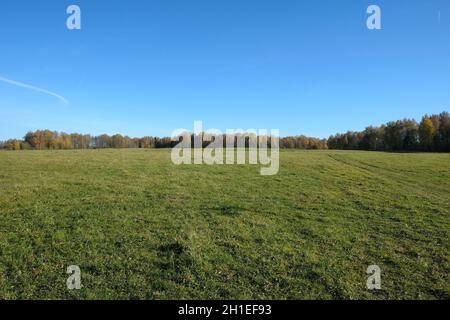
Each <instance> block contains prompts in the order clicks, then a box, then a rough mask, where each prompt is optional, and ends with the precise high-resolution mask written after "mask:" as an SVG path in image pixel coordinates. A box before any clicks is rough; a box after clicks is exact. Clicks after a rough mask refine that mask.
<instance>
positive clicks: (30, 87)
mask: <svg viewBox="0 0 450 320" xmlns="http://www.w3.org/2000/svg"><path fill="white" fill-rule="evenodd" d="M0 81H2V82H6V83H9V84H12V85H14V86H18V87H22V88H25V89H29V90H33V91H37V92H42V93H45V94H48V95H50V96H53V97H55V98H58V99H59V100H61V101H62V102H64V103H65V104H69V101H67V99H66V98H64V97H63V96H60V95H59V94H57V93H54V92H51V91H48V90H45V89H41V88H38V87H35V86H31V85H29V84H26V83H22V82H18V81H14V80H10V79H6V78H3V77H1V76H0Z"/></svg>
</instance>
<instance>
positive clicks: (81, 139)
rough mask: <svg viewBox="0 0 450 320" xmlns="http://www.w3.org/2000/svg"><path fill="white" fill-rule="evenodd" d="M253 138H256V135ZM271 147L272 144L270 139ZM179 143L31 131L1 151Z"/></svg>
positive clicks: (311, 145)
mask: <svg viewBox="0 0 450 320" xmlns="http://www.w3.org/2000/svg"><path fill="white" fill-rule="evenodd" d="M240 135H241V136H242V137H243V139H244V140H243V141H245V146H246V147H248V146H249V139H250V138H251V137H252V135H251V134H250V135H249V134H236V135H235V137H234V146H237V143H238V138H239V136H240ZM194 137H195V136H194V134H191V141H192V147H194V144H193V141H194ZM253 137H255V136H254V135H253ZM267 140H268V146H269V147H270V145H271V139H270V137H269V138H268V139H267ZM178 143H179V142H178V141H172V139H171V138H170V137H163V138H160V137H152V136H146V137H143V138H130V137H128V136H122V135H120V134H115V135H113V136H110V135H107V134H102V135H99V136H93V135H89V134H79V133H71V134H68V133H64V132H56V131H50V130H37V131H30V132H28V133H27V134H26V135H25V137H24V138H23V140H19V139H11V140H7V141H3V142H2V141H0V149H6V150H68V149H103V148H173V147H174V146H176V145H177V144H178ZM209 143H210V142H206V141H203V143H202V146H203V147H206V146H207V145H208V144H209ZM223 143H224V144H223V146H224V147H225V146H226V135H223ZM279 145H280V148H292V149H293V148H296V149H326V148H327V140H326V139H318V138H310V137H305V136H292V137H286V138H281V139H280V141H279Z"/></svg>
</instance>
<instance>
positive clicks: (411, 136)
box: [327, 112, 450, 152]
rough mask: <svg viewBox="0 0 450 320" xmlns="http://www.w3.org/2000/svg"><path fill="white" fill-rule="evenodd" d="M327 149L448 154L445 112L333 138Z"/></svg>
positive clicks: (449, 132)
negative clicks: (418, 120)
mask: <svg viewBox="0 0 450 320" xmlns="http://www.w3.org/2000/svg"><path fill="white" fill-rule="evenodd" d="M327 144H328V148H329V149H342V150H370V151H434V152H449V151H450V116H449V113H448V112H442V113H440V114H435V115H431V116H428V115H425V116H423V117H422V120H421V121H420V123H418V122H417V121H415V120H413V119H403V120H397V121H391V122H388V123H387V124H384V125H381V126H380V127H372V126H371V127H367V128H366V129H365V130H364V131H361V132H352V131H349V132H346V133H343V134H336V135H334V136H331V137H330V138H329V139H328V143H327Z"/></svg>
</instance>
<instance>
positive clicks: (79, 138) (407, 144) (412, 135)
mask: <svg viewBox="0 0 450 320" xmlns="http://www.w3.org/2000/svg"><path fill="white" fill-rule="evenodd" d="M191 137H192V138H193V137H194V135H191ZM193 140H194V139H192V141H193ZM225 140H226V139H225V136H224V146H225ZM245 141H246V146H248V142H249V137H248V136H247V137H245ZM236 142H237V138H235V145H236ZM177 144H178V141H172V139H171V138H170V137H163V138H160V137H153V136H145V137H142V138H131V137H129V136H123V135H120V134H115V135H112V136H110V135H107V134H102V135H98V136H94V135H89V134H79V133H70V134H68V133H64V132H56V131H51V130H37V131H30V132H28V133H27V134H26V135H25V137H24V138H23V139H10V140H7V141H0V149H6V150H66V149H102V148H172V147H174V146H175V145H177ZM208 144H209V142H203V147H206V146H207V145H208ZM279 145H280V148H283V149H342V150H373V151H435V152H436V151H437V152H450V116H449V113H448V112H442V113H440V114H438V115H431V116H428V115H425V116H423V117H422V120H421V121H420V123H418V122H416V121H415V120H413V119H403V120H398V121H392V122H388V123H387V124H384V125H382V126H380V127H372V126H370V127H367V128H366V129H365V130H364V131H361V132H353V131H348V132H346V133H342V134H336V135H333V136H330V137H329V138H328V139H319V138H312V137H306V136H290V137H284V138H280V141H279ZM269 146H270V139H269Z"/></svg>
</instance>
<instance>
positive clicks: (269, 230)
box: [0, 150, 450, 299]
mask: <svg viewBox="0 0 450 320" xmlns="http://www.w3.org/2000/svg"><path fill="white" fill-rule="evenodd" d="M449 233H450V155H449V154H388V153H375V152H374V153H369V152H350V151H349V152H346V151H345V152H339V151H282V153H281V160H280V172H279V174H278V175H276V176H261V175H260V174H259V166H237V165H234V166H206V165H201V166H194V165H187V166H175V165H173V164H172V163H171V160H170V151H169V150H80V151H28V152H26V151H25V152H0V298H1V299H15V298H23V299H28V298H44V299H48V298H57V299H91V298H100V299H115V298H124V299H129V298H133V299H135V298H136V299H178V298H204V299H210V298H211V299H215V298H236V299H241V298H248V299H258V298H265V299H313V298H319V299H385V298H388V299H410V298H418V299H449V298H450V281H449V280H450V279H449V275H450V250H449V249H450V238H449ZM372 264H376V265H379V266H380V267H381V270H382V290H380V291H376V292H373V291H369V290H367V288H366V279H367V276H368V275H366V269H367V267H368V266H369V265H372ZM69 265H79V266H80V268H81V272H82V274H81V275H82V285H83V288H82V289H81V290H68V289H67V287H66V279H67V277H68V275H67V274H66V268H67V266H69Z"/></svg>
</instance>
